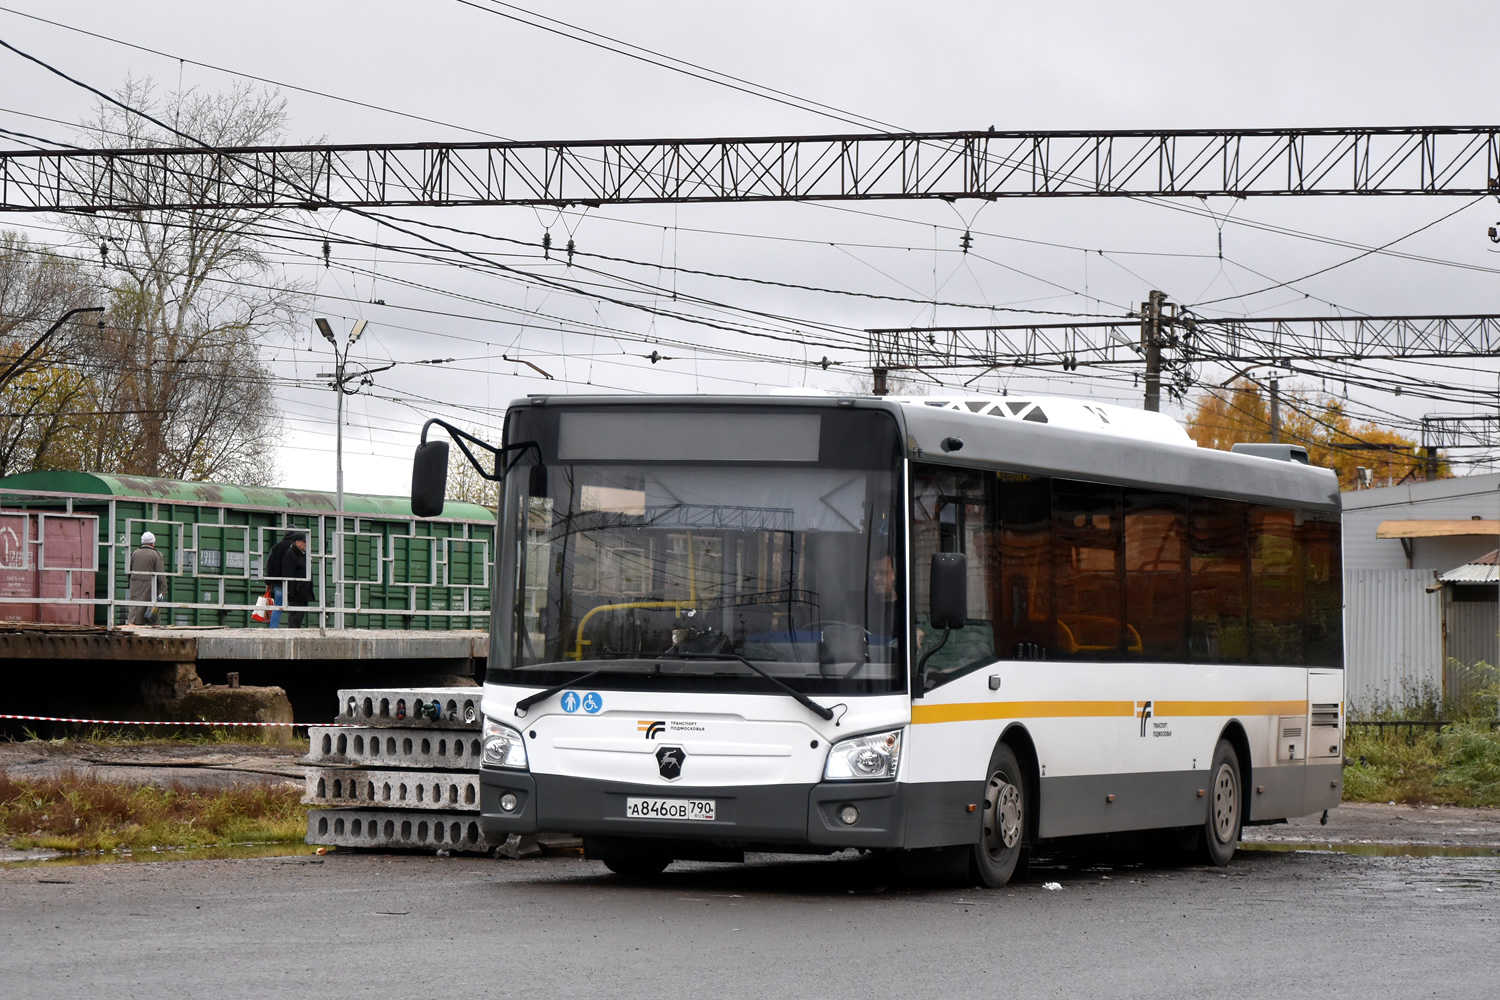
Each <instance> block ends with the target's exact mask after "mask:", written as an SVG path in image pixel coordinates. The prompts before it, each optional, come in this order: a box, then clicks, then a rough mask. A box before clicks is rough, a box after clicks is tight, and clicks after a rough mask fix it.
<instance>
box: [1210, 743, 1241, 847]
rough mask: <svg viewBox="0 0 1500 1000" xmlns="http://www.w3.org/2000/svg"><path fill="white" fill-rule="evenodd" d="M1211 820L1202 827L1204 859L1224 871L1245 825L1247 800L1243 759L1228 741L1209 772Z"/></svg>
mask: <svg viewBox="0 0 1500 1000" xmlns="http://www.w3.org/2000/svg"><path fill="white" fill-rule="evenodd" d="M1209 774H1210V777H1209V791H1208V818H1207V819H1205V820H1204V823H1203V836H1202V852H1201V853H1202V855H1203V860H1204V861H1206V862H1207V863H1208V864H1211V865H1217V866H1218V867H1220V868H1223V867H1224V866H1225V865H1227V864H1229V859H1230V858H1232V857H1234V848H1235V845H1237V844H1238V843H1239V842H1240V828H1241V826H1242V825H1243V824H1244V821H1245V797H1244V795H1243V794H1242V793H1241V788H1240V758H1239V754H1237V753H1235V752H1234V747H1233V746H1231V745H1230V744H1229V741H1228V740H1220V741H1219V745H1218V746H1217V747H1216V748H1214V763H1213V767H1212V768H1211V769H1210V770H1209Z"/></svg>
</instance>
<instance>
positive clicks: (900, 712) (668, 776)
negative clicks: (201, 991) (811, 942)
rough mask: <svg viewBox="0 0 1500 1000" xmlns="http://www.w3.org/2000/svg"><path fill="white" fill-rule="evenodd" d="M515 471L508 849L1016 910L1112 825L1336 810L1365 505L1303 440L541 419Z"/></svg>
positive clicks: (501, 641) (913, 415) (686, 402)
mask: <svg viewBox="0 0 1500 1000" xmlns="http://www.w3.org/2000/svg"><path fill="white" fill-rule="evenodd" d="M434 446H435V447H437V448H440V449H442V450H443V456H444V457H443V461H444V462H445V461H446V445H444V444H442V443H439V442H433V444H432V445H428V444H425V443H424V445H423V446H422V447H423V448H424V449H427V448H433V447H434ZM497 458H503V462H502V463H501V465H500V468H501V469H502V470H505V469H507V468H508V473H507V474H506V475H505V476H504V479H503V482H502V487H501V505H500V539H501V540H500V542H499V543H498V554H497V574H496V586H495V604H494V621H493V634H492V643H493V645H492V649H491V654H490V660H489V664H488V672H487V676H486V681H485V686H484V695H483V710H484V717H485V718H484V742H483V761H482V763H483V773H482V794H481V805H482V816H483V826H484V829H485V830H486V832H487V833H488V834H490V835H491V836H503V835H507V834H510V833H521V834H528V833H534V832H537V831H566V832H571V833H575V834H578V835H581V836H582V837H583V838H584V843H585V850H586V851H587V853H588V854H589V855H590V856H593V857H597V858H600V859H602V860H603V861H604V862H605V864H606V865H608V866H609V867H610V868H611V869H612V870H614V871H616V872H621V873H626V874H633V875H645V874H653V873H656V872H659V871H661V870H662V869H663V868H665V866H666V865H668V864H669V863H671V861H673V860H677V859H706V860H714V859H725V860H734V859H738V858H742V857H743V852H745V851H747V850H756V851H799V850H801V851H819V852H823V851H835V850H840V849H848V848H856V849H866V850H877V851H892V852H911V851H941V852H943V853H944V855H945V856H946V857H947V858H948V859H950V860H957V859H960V858H961V859H965V860H966V861H967V864H968V867H969V872H970V874H971V876H972V877H973V878H974V879H976V880H977V881H978V882H980V883H982V884H984V885H988V886H999V885H1003V884H1005V883H1006V881H1007V880H1008V879H1010V877H1011V876H1012V874H1013V873H1014V872H1015V871H1016V868H1017V866H1018V864H1024V863H1025V861H1026V859H1027V857H1028V856H1029V852H1030V850H1031V849H1032V847H1033V846H1034V845H1035V844H1037V843H1038V842H1041V841H1047V840H1051V839H1054V838H1062V837H1071V836H1077V835H1086V834H1100V833H1115V832H1121V831H1137V830H1164V831H1174V830H1175V831H1180V832H1181V833H1183V834H1185V835H1192V836H1194V837H1195V838H1196V843H1197V845H1198V849H1199V851H1200V853H1201V855H1202V856H1203V857H1204V858H1205V859H1206V860H1208V861H1210V862H1212V863H1215V864H1220V865H1223V864H1227V863H1228V861H1229V859H1230V857H1231V855H1232V854H1233V853H1234V849H1235V845H1236V843H1237V842H1238V840H1239V835H1240V830H1241V826H1242V824H1244V823H1260V822H1268V821H1274V820H1280V819H1284V818H1287V817H1292V816H1298V815H1305V814H1310V813H1314V812H1318V811H1320V810H1324V809H1327V808H1329V807H1331V806H1333V805H1335V804H1337V803H1338V801H1339V798H1340V788H1341V763H1342V753H1343V741H1342V735H1343V722H1342V714H1343V713H1342V704H1343V690H1344V688H1343V673H1342V670H1341V666H1342V644H1341V639H1342V636H1341V570H1340V558H1339V556H1340V539H1339V491H1338V483H1337V480H1336V477H1335V476H1334V474H1333V473H1332V472H1330V471H1328V470H1325V469H1318V468H1312V467H1309V466H1308V465H1307V464H1305V453H1301V454H1299V449H1295V448H1291V447H1288V446H1275V445H1256V446H1248V447H1246V448H1244V449H1243V450H1242V451H1241V453H1227V452H1219V451H1214V450H1209V449H1201V448H1198V447H1196V446H1195V445H1194V444H1193V442H1192V441H1191V439H1189V438H1188V437H1187V435H1186V434H1185V433H1184V432H1183V431H1182V429H1181V428H1180V427H1179V426H1178V425H1177V424H1176V423H1174V422H1173V421H1171V420H1170V419H1168V418H1166V417H1163V416H1159V415H1157V414H1152V413H1145V412H1141V411H1134V410H1127V409H1124V408H1120V407H1111V406H1102V405H1095V404H1085V403H1082V402H1078V401H1071V400H1057V399H1017V398H960V399H909V400H894V399H881V398H841V397H818V398H795V399H793V398H775V399H765V398H705V397H686V398H684V397H608V398H601V397H586V398H579V397H569V398H559V397H536V398H532V399H529V400H523V401H519V402H517V403H516V404H514V405H513V406H512V407H511V409H510V410H509V413H508V415H507V418H506V424H505V446H504V448H503V449H502V450H501V452H500V454H499V455H497ZM1299 458H1300V459H1301V461H1298V460H1297V459H1299ZM424 469H425V470H426V471H424ZM435 478H437V476H436V474H435V473H433V472H432V471H431V467H429V466H424V463H423V461H422V460H421V458H420V456H419V461H418V463H417V468H416V471H415V472H414V495H415V494H419V493H422V492H423V491H424V482H427V483H428V484H429V485H428V486H427V487H426V490H427V492H428V493H431V492H432V489H431V486H430V481H431V480H432V479H435Z"/></svg>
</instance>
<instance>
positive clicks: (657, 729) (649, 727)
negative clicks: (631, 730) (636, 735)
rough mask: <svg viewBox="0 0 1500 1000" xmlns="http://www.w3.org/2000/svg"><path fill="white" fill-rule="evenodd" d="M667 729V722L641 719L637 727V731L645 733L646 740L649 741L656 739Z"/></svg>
mask: <svg viewBox="0 0 1500 1000" xmlns="http://www.w3.org/2000/svg"><path fill="white" fill-rule="evenodd" d="M666 729H667V723H666V721H665V720H657V721H654V722H653V721H652V720H650V719H641V720H640V721H639V722H638V723H637V725H636V731H637V732H641V733H645V734H646V739H648V740H654V739H656V738H657V737H658V736H660V735H661V734H662V733H664V732H666Z"/></svg>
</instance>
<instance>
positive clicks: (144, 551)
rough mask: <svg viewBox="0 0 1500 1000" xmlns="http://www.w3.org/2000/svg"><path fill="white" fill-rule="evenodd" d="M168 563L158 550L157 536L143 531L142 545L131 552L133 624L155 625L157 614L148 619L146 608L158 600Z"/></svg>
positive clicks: (131, 611)
mask: <svg viewBox="0 0 1500 1000" xmlns="http://www.w3.org/2000/svg"><path fill="white" fill-rule="evenodd" d="M166 571H167V566H166V563H164V562H163V561H162V558H161V553H160V552H158V551H156V536H155V535H153V534H152V533H151V532H149V531H146V532H142V533H141V547H140V548H138V549H136V550H135V551H134V552H132V553H130V600H131V606H130V617H129V618H127V619H126V621H128V622H129V623H130V624H131V625H148V624H149V625H155V624H156V621H155V616H152V620H151V621H149V622H148V621H147V620H146V609H147V608H149V607H151V606H152V605H154V604H156V602H157V583H158V578H159V577H160V576H162V574H164V573H166Z"/></svg>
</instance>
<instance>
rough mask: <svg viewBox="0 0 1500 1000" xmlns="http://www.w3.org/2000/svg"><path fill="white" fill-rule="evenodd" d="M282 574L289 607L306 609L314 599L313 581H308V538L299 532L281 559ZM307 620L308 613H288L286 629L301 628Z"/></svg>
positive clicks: (295, 534)
mask: <svg viewBox="0 0 1500 1000" xmlns="http://www.w3.org/2000/svg"><path fill="white" fill-rule="evenodd" d="M281 572H282V575H283V576H284V577H286V578H287V580H286V603H287V606H288V607H292V608H298V609H301V608H305V607H307V602H308V600H310V599H311V598H312V580H310V579H307V578H306V577H307V536H306V535H304V534H302V532H300V531H297V532H293V533H292V544H291V546H290V547H289V548H288V549H287V550H286V554H285V555H284V556H282V559H281ZM306 618H307V612H306V611H301V610H297V611H291V612H288V613H287V620H286V627H287V628H301V627H302V622H303V621H304V620H305V619H306Z"/></svg>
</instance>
